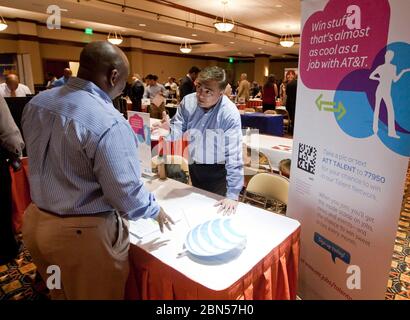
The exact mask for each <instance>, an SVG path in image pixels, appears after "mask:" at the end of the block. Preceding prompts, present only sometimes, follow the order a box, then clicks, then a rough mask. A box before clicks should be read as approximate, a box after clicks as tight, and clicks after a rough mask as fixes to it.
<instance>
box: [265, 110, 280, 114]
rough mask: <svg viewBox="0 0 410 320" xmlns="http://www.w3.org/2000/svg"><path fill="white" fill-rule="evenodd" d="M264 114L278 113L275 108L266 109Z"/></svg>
mask: <svg viewBox="0 0 410 320" xmlns="http://www.w3.org/2000/svg"><path fill="white" fill-rule="evenodd" d="M264 114H277V113H276V111H275V110H266V111H265V112H264Z"/></svg>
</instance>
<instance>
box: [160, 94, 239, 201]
mask: <svg viewBox="0 0 410 320" xmlns="http://www.w3.org/2000/svg"><path fill="white" fill-rule="evenodd" d="M170 129H171V133H170V135H169V136H167V137H166V140H168V141H170V140H178V139H180V138H181V137H183V138H184V139H186V140H188V141H189V144H188V150H189V157H190V159H189V161H190V163H192V162H195V163H201V164H215V163H219V164H225V168H226V183H227V193H226V197H227V198H230V199H234V200H238V198H239V193H240V191H241V190H242V187H243V158H242V129H241V117H240V114H239V111H238V108H237V107H236V106H235V104H234V103H233V102H232V101H231V100H229V99H228V97H226V96H225V95H223V96H222V97H221V98H220V99H219V101H218V102H217V104H216V105H215V106H214V107H213V108H211V109H209V110H205V109H203V108H201V107H199V106H198V99H197V97H196V93H191V94H189V95H187V96H185V97H184V99H182V101H181V104H180V107H179V108H178V110H177V113H176V114H175V116H174V117H173V118H172V119H171V121H170Z"/></svg>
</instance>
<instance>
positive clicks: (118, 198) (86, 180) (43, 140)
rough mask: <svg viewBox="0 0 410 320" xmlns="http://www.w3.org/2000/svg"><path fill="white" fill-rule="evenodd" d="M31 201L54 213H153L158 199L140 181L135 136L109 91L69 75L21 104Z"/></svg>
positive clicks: (134, 214) (145, 215)
mask: <svg viewBox="0 0 410 320" xmlns="http://www.w3.org/2000/svg"><path fill="white" fill-rule="evenodd" d="M22 127H23V134H24V138H25V141H26V146H27V153H28V158H29V167H30V173H29V181H30V192H31V198H32V200H33V202H34V203H35V204H36V205H37V206H38V207H39V208H42V209H44V210H47V211H51V212H54V213H57V214H59V215H62V216H63V215H73V214H74V215H88V214H98V213H100V212H107V211H112V210H114V209H115V210H117V211H119V212H120V213H121V214H124V215H125V214H127V215H128V218H129V219H137V218H140V217H144V218H147V217H153V218H154V217H156V216H157V214H158V213H159V205H158V204H157V203H156V201H155V198H154V196H153V194H151V193H149V192H148V191H147V190H146V189H145V188H144V185H143V182H142V181H141V175H140V167H139V162H138V154H137V152H138V150H137V140H136V137H135V134H134V132H133V131H132V129H131V127H130V125H129V124H128V122H127V121H126V120H125V119H124V117H123V116H122V115H121V114H120V113H119V112H118V111H117V110H116V109H115V108H114V107H113V104H112V102H111V99H110V97H109V96H108V95H107V94H106V93H105V92H103V91H102V90H101V89H100V88H99V87H97V86H96V85H95V84H94V83H92V82H89V81H86V80H83V79H80V78H75V77H71V78H70V79H69V80H68V82H67V84H66V85H65V86H62V87H57V88H54V89H50V90H46V91H43V92H41V93H40V94H38V95H37V96H35V97H34V98H33V99H31V100H30V102H29V103H28V104H27V105H26V107H25V108H24V112H23V118H22Z"/></svg>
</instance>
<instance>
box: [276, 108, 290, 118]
mask: <svg viewBox="0 0 410 320" xmlns="http://www.w3.org/2000/svg"><path fill="white" fill-rule="evenodd" d="M275 113H276V114H281V115H283V118H288V119H289V112H288V110H284V109H275Z"/></svg>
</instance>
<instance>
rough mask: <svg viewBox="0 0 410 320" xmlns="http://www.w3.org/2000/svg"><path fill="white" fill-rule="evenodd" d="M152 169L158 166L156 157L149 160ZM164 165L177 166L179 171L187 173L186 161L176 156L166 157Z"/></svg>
mask: <svg viewBox="0 0 410 320" xmlns="http://www.w3.org/2000/svg"><path fill="white" fill-rule="evenodd" d="M151 163H152V168H153V169H155V168H156V167H157V166H158V156H155V157H153V158H152V159H151ZM165 164H179V165H180V166H181V169H182V170H183V171H185V172H189V168H188V160H186V159H185V158H184V157H181V156H178V155H167V156H166V158H165Z"/></svg>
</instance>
